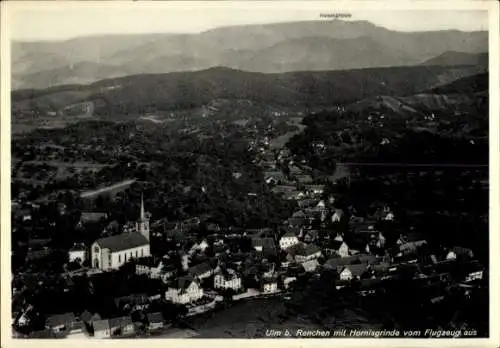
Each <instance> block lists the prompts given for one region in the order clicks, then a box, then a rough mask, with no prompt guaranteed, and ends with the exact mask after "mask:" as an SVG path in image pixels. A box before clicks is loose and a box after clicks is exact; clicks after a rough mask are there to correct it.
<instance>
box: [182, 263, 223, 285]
mask: <svg viewBox="0 0 500 348" xmlns="http://www.w3.org/2000/svg"><path fill="white" fill-rule="evenodd" d="M216 271H218V266H217V267H213V266H212V265H211V264H210V262H208V261H206V262H203V263H200V264H197V265H195V266H193V267H191V268H189V269H188V273H189V275H191V276H192V277H193V278H196V279H200V280H201V279H205V278H208V277H210V276H211V275H212V274H214V273H215V272H216Z"/></svg>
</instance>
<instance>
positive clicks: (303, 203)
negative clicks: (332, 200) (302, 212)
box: [297, 198, 318, 209]
mask: <svg viewBox="0 0 500 348" xmlns="http://www.w3.org/2000/svg"><path fill="white" fill-rule="evenodd" d="M317 202H318V201H317V200H316V199H314V198H306V199H301V200H299V201H298V202H297V205H298V206H299V208H300V209H305V208H309V207H312V206H313V205H315V204H317Z"/></svg>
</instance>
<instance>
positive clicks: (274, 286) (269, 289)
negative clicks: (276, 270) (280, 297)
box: [262, 279, 278, 293]
mask: <svg viewBox="0 0 500 348" xmlns="http://www.w3.org/2000/svg"><path fill="white" fill-rule="evenodd" d="M276 291H278V282H277V281H276V280H275V279H267V280H264V281H263V282H262V292H264V293H273V292H276Z"/></svg>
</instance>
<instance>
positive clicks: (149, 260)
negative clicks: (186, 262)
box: [135, 257, 166, 279]
mask: <svg viewBox="0 0 500 348" xmlns="http://www.w3.org/2000/svg"><path fill="white" fill-rule="evenodd" d="M165 261H166V260H165ZM163 265H164V260H163V259H156V258H154V257H141V258H139V259H138V260H137V261H136V263H135V274H145V275H147V276H149V277H151V278H154V279H158V278H161V270H162V269H163Z"/></svg>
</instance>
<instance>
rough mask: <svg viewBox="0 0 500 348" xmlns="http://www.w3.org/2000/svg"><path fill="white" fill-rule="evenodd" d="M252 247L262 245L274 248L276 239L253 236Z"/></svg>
mask: <svg viewBox="0 0 500 348" xmlns="http://www.w3.org/2000/svg"><path fill="white" fill-rule="evenodd" d="M252 247H262V248H266V249H274V248H275V245H274V239H273V238H270V237H266V238H260V237H257V238H252Z"/></svg>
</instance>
